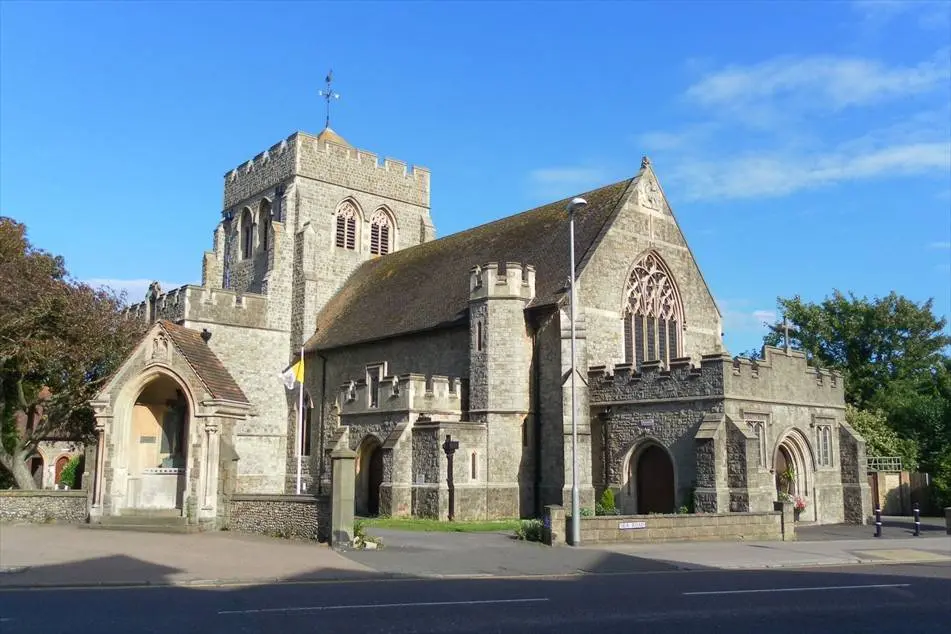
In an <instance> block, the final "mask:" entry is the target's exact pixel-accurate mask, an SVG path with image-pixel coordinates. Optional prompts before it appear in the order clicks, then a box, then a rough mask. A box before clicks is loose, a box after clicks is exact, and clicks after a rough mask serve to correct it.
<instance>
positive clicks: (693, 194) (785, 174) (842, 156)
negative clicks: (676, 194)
mask: <svg viewBox="0 0 951 634" xmlns="http://www.w3.org/2000/svg"><path fill="white" fill-rule="evenodd" d="M948 170H951V143H913V144H908V145H893V146H884V147H880V148H877V149H875V150H872V151H869V152H854V151H845V150H833V151H829V152H825V153H815V154H804V155H789V154H785V153H782V152H775V153H770V152H764V153H747V154H745V155H740V156H737V157H735V158H727V159H718V160H704V159H685V160H684V161H683V162H681V163H680V164H678V165H677V166H676V167H675V168H674V169H673V171H672V173H671V175H670V178H671V180H672V181H675V182H677V183H678V184H679V185H680V187H682V188H683V189H684V194H685V195H686V197H687V198H688V199H692V200H699V199H742V198H775V197H780V196H786V195H788V194H791V193H793V192H796V191H801V190H807V189H815V188H819V187H824V186H828V185H832V184H835V183H843V182H849V181H859V180H867V179H870V178H878V177H881V176H894V175H899V174H901V175H908V174H923V173H929V172H933V171H934V172H940V171H944V172H947V171H948Z"/></svg>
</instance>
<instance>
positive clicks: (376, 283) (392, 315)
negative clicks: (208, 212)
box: [305, 177, 637, 350]
mask: <svg viewBox="0 0 951 634" xmlns="http://www.w3.org/2000/svg"><path fill="white" fill-rule="evenodd" d="M636 180H637V177H634V178H630V179H627V180H623V181H620V182H618V183H614V184H613V185H608V186H606V187H601V188H600V189H595V190H593V191H590V192H586V193H584V194H581V196H582V197H584V198H585V199H586V200H587V201H588V205H587V207H585V208H584V210H583V211H581V212H580V213H578V214H576V215H575V261H576V263H577V264H579V265H583V263H584V262H585V261H586V256H587V254H588V251H589V250H590V249H591V248H592V247H593V246H594V244H595V242H596V241H597V239H598V237H599V236H600V234H601V232H602V229H603V228H604V227H605V225H606V224H607V223H608V222H609V220H610V219H611V218H612V217H613V216H614V215H615V212H616V210H617V209H618V207H619V206H620V204H621V202H622V201H623V199H624V198H625V193H626V192H627V191H628V189H629V187H630V186H631V185H632V184H633V183H634V181H636ZM569 199H570V198H565V199H563V200H559V201H556V202H553V203H549V204H547V205H544V206H542V207H538V208H536V209H532V210H530V211H526V212H523V213H520V214H516V215H514V216H508V217H506V218H502V219H500V220H496V221H494V222H490V223H488V224H484V225H481V226H478V227H475V228H473V229H469V230H466V231H461V232H459V233H455V234H452V235H449V236H446V237H445V238H441V239H439V240H433V241H430V242H424V243H423V244H420V245H417V246H413V247H409V248H407V249H401V250H399V251H396V252H394V253H391V254H389V255H386V256H383V257H381V258H376V259H374V260H370V261H368V262H365V263H363V264H362V265H361V266H360V267H359V268H358V269H357V270H356V271H355V272H354V273H353V275H352V276H351V277H350V279H349V280H347V282H346V284H345V285H344V286H343V288H342V289H341V290H340V291H339V292H338V293H337V294H336V295H334V297H333V298H331V300H330V301H329V302H328V303H327V304H326V305H325V306H324V308H323V310H321V311H320V314H319V315H318V316H317V332H316V333H315V334H314V335H313V336H312V337H311V338H310V339H309V340H308V342H307V343H306V344H305V345H306V349H307V350H315V349H327V348H335V347H339V346H345V345H351V344H355V343H360V342H365V341H373V340H378V339H385V338H388V337H393V336H396V335H403V334H409V333H412V332H419V331H422V330H429V329H433V328H440V327H446V326H453V325H457V324H462V323H465V322H466V320H467V319H468V314H469V271H470V269H471V268H472V267H474V266H476V265H483V264H486V263H487V262H520V263H523V264H531V265H533V266H534V267H535V299H534V300H533V301H532V303H531V304H530V306H531V307H538V306H546V305H550V304H554V303H555V302H556V301H557V300H558V298H559V297H560V296H561V294H562V293H563V292H564V291H565V290H566V288H567V283H568V278H569V270H568V261H567V260H568V214H567V212H566V211H565V206H566V204H567V202H568V200H569ZM579 271H580V267H579Z"/></svg>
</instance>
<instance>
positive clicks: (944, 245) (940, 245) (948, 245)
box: [928, 242, 951, 251]
mask: <svg viewBox="0 0 951 634" xmlns="http://www.w3.org/2000/svg"><path fill="white" fill-rule="evenodd" d="M928 248H929V249H939V250H942V251H947V250H948V249H951V242H932V243H931V244H929V245H928Z"/></svg>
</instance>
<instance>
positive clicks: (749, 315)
mask: <svg viewBox="0 0 951 634" xmlns="http://www.w3.org/2000/svg"><path fill="white" fill-rule="evenodd" d="M717 304H718V305H719V307H720V312H721V313H722V315H723V329H724V331H725V332H728V333H759V334H763V335H765V334H766V332H767V327H766V325H765V324H766V323H774V322H775V321H776V311H775V310H771V309H768V308H757V309H752V310H751V309H750V301H749V300H746V299H723V300H717ZM764 322H765V323H764Z"/></svg>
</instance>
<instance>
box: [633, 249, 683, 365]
mask: <svg viewBox="0 0 951 634" xmlns="http://www.w3.org/2000/svg"><path fill="white" fill-rule="evenodd" d="M625 295H626V297H627V302H626V303H625V306H624V317H623V322H624V359H625V361H626V362H627V363H633V364H635V365H637V366H639V365H640V364H641V363H643V362H645V361H654V360H659V361H660V362H661V363H663V364H664V365H667V364H668V363H670V360H671V359H676V358H677V357H679V356H680V355H681V351H682V350H683V341H682V340H681V337H680V333H681V329H682V328H683V305H682V304H681V302H680V294H679V293H678V292H677V287H676V286H675V285H674V280H673V277H672V276H671V274H670V271H669V270H668V269H667V266H666V265H665V264H664V261H663V260H662V259H661V257H660V255H658V254H657V253H653V252H652V253H648V254H647V255H646V256H644V257H643V258H642V259H641V260H640V261H639V262H638V263H637V264H636V265H634V269H633V270H632V271H631V276H630V277H629V278H628V282H627V288H626V292H625Z"/></svg>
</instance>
